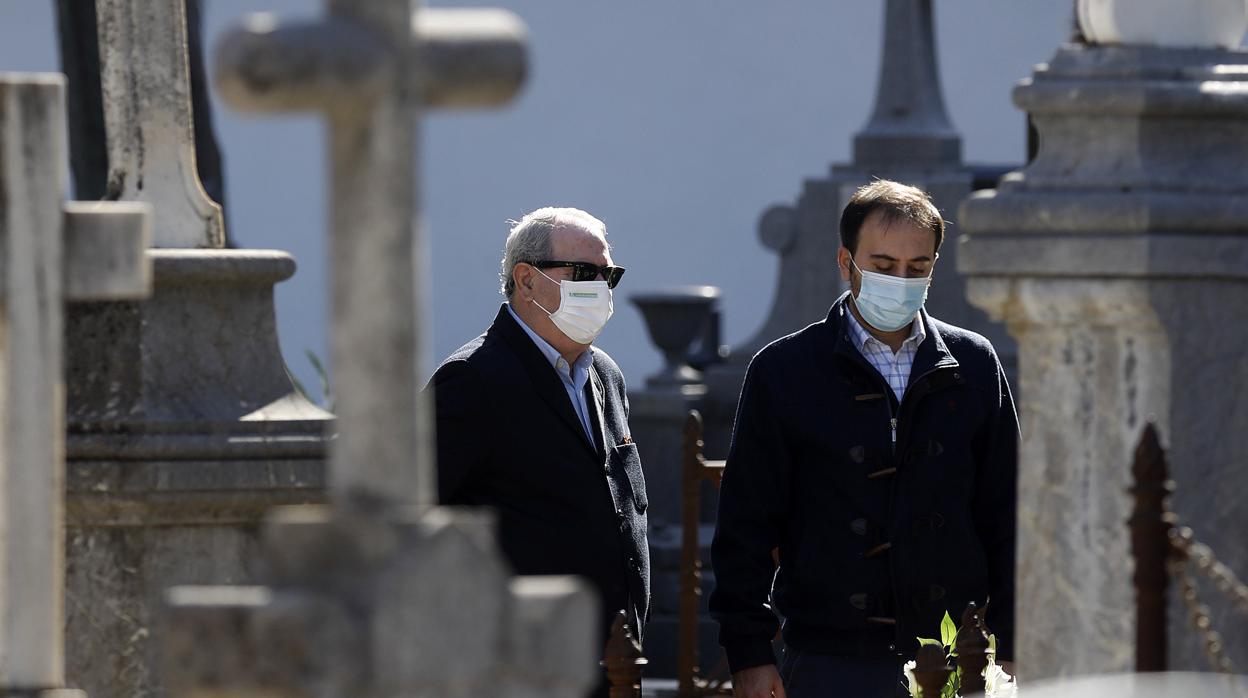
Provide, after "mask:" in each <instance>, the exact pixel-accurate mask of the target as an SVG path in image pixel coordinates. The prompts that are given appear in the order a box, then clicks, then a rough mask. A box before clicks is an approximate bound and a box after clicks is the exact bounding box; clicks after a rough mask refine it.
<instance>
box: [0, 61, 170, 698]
mask: <svg viewBox="0 0 1248 698" xmlns="http://www.w3.org/2000/svg"><path fill="white" fill-rule="evenodd" d="M64 92H65V84H64V78H63V77H62V76H60V75H57V74H17V73H0V570H3V572H2V573H0V695H4V696H10V695H22V696H41V697H44V698H52V697H53V696H58V697H62V698H69V697H70V696H81V695H83V694H82V693H81V692H80V691H74V690H67V689H64V685H65V677H64V671H65V666H64V664H65V652H64V591H65V567H64V565H65V554H64V550H65V502H64V496H65V377H64V355H63V346H64V337H63V326H64V317H63V307H62V305H63V303H64V302H67V301H69V302H72V301H83V300H118V299H136V298H142V297H144V296H146V295H147V294H148V293H149V292H150V286H151V268H150V262H149V261H148V260H147V259H146V258H145V256H144V251H145V249H146V247H147V240H148V237H149V235H150V226H151V220H150V219H151V212H150V208H151V207H150V206H148V205H147V204H143V203H132V202H124V203H123V202H91V203H86V202H70V203H66V202H65V201H64V199H65V184H66V179H67V178H66V168H65V162H66V160H67V155H66V145H65V140H64V125H65V96H64Z"/></svg>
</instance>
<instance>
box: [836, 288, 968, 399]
mask: <svg viewBox="0 0 1248 698" xmlns="http://www.w3.org/2000/svg"><path fill="white" fill-rule="evenodd" d="M849 293H850V292H849V291H846V292H845V293H843V294H841V297H840V298H837V299H836V302H835V303H833V304H832V308H831V310H829V311H828V317H827V319H826V320H824V322H823V324H824V332H823V335H824V340H823V343H824V344H825V345H826V349H827V350H828V351H830V352H831V353H832V354H834V355H837V356H843V357H845V358H848V359H850V360H852V361H860V362H862V363H863V364H867V360H866V359H865V358H864V357H863V356H862V352H861V351H859V350H858V348H857V347H855V346H854V339H853V335H852V333H851V331H850V329H849V318H848V317H847V316H848V315H849V313H850V310H849V306H848V305H847V301H848V299H849ZM919 321H920V322H922V323H923V329H924V330H925V331H926V332H927V338H926V339H924V340H923V343H922V344H920V345H919V350H918V351H917V352H915V355H914V366H912V367H911V369H910V378H911V380H913V379H914V378H915V377H917V376H922V375H923V374H925V373H927V372H928V371H932V370H936V369H942V368H953V367H955V366H957V365H958V360H957V359H956V358H955V357H954V356H953V354H952V353H951V352H950V351H949V347H948V345H946V344H945V338H944V337H942V336H941V334H940V330H938V329H937V328H936V323H935V322H933V320H932V317H931V316H930V315H928V314H927V309H926V308H920V309H919ZM867 365H869V364H867Z"/></svg>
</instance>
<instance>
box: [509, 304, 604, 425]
mask: <svg viewBox="0 0 1248 698" xmlns="http://www.w3.org/2000/svg"><path fill="white" fill-rule="evenodd" d="M507 312H509V313H511V317H512V319H514V320H515V321H516V323H517V324H519V325H520V328H521V329H523V330H524V333H525V334H527V335H529V339H532V340H533V343H534V344H536V345H537V348H538V349H540V350H541V352H542V355H543V356H545V357H546V360H547V361H549V362H550V365H551V367H553V368H554V369H555V373H556V374H558V375H559V381H560V382H561V383H563V389H564V390H565V391H567V393H568V399H569V400H571V401H572V409H573V410H574V411H575V412H576V416H577V418H579V419H580V420H581V426H582V427H584V428H585V435H586V436H588V437H589V441H590V443H593V441H594V428H593V426H592V425H591V423H590V421H589V405H588V404H587V403H586V400H585V383H586V382H587V381H588V380H589V367H590V366H592V365H593V363H594V357H593V354H592V352H593V351H594V348H593V347H592V346H591V347H588V348H587V349H585V351H583V352H581V355H580V356H578V357H576V361H575V362H573V363H572V364H571V365H569V364H568V360H567V359H565V358H563V356H562V355H561V354H560V353H559V350H558V349H555V348H554V347H552V346H550V342H547V341H546V340H544V339H542V337H541V335H539V334H538V333H536V332H534V331H533V328H531V327H529V326H528V324H526V323H525V322H524V320H521V319H520V316H519V315H517V314H516V311H515V310H512V308H511V303H507Z"/></svg>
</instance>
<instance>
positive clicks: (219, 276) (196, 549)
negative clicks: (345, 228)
mask: <svg viewBox="0 0 1248 698" xmlns="http://www.w3.org/2000/svg"><path fill="white" fill-rule="evenodd" d="M84 5H85V3H84ZM77 9H78V11H82V12H86V11H88V10H89V9H90V8H89V7H84V6H82V5H80V6H78V8H77ZM94 10H95V16H96V20H97V23H98V24H97V26H98V30H99V41H98V43H99V65H100V71H101V74H100V87H101V96H102V105H103V107H102V108H103V123H104V126H105V129H104V130H105V140H106V143H105V151H106V153H107V159H108V172H109V183H108V191H107V196H108V197H109V198H113V199H116V200H118V201H123V202H143V203H147V204H150V205H152V207H153V209H154V216H155V219H154V222H153V229H152V239H151V243H150V244H151V246H152V249H149V250H148V253H147V257H148V258H149V259H150V260H151V262H150V263H151V265H152V273H153V282H154V288H153V295H152V297H151V298H149V299H146V300H142V301H138V300H123V301H109V302H89V303H79V304H75V305H73V306H71V307H70V308H69V311H68V315H67V317H66V324H65V333H66V342H67V354H66V372H67V381H66V391H67V415H68V423H69V427H68V441H67V455H68V461H69V462H68V473H67V490H68V493H67V502H66V514H67V525H68V536H67V538H68V540H67V547H68V550H67V579H66V605H67V638H68V642H67V673H68V676H69V679H70V681H71V683H74V684H75V685H78V686H81V687H83V688H85V689H87V690H88V692H90V693H93V694H96V695H109V696H111V695H125V696H145V695H153V694H159V693H160V686H159V681H158V680H157V676H156V672H155V671H154V661H155V660H156V651H157V646H156V645H155V644H154V643H153V642H152V637H153V627H154V621H155V615H154V611H155V609H157V608H158V607H159V604H160V599H161V594H162V592H163V589H164V588H165V587H166V586H168V585H170V584H176V583H197V584H208V583H227V582H228V583H238V582H245V581H249V580H252V579H254V576H255V570H254V568H253V561H254V560H255V559H256V557H257V549H258V542H257V528H258V526H259V523H260V520H261V516H262V513H263V512H264V511H266V510H267V509H268V508H269V507H270V506H272V505H274V504H280V503H301V502H314V501H322V500H323V498H324V491H323V488H324V471H323V468H324V451H325V441H326V432H327V431H328V429H329V428H330V426H331V425H332V421H331V419H332V416H331V415H330V414H329V413H327V412H326V411H324V410H322V409H320V408H319V407H318V406H316V405H315V404H313V403H312V402H310V401H308V400H307V399H305V398H304V397H303V396H302V395H300V394H299V393H298V392H297V391H296V390H295V389H294V387H293V386H292V384H291V381H290V379H289V378H288V376H287V373H286V370H285V365H284V363H283V360H282V356H281V352H280V350H279V346H278V341H277V332H276V323H275V318H274V309H273V292H272V287H273V285H274V284H275V283H277V282H279V281H282V280H284V279H286V278H289V277H290V276H291V275H292V274H293V273H294V271H295V263H294V260H293V259H292V258H291V257H290V256H289V255H288V254H286V253H284V252H278V251H271V250H233V249H224V248H223V244H224V235H223V230H222V216H221V210H220V207H219V206H218V205H217V204H216V203H215V202H213V201H212V200H210V199H209V198H208V197H207V195H206V194H205V193H204V191H203V187H202V186H201V185H200V182H199V179H198V176H197V174H196V167H195V146H194V144H195V141H194V124H193V114H192V112H191V102H190V95H189V90H190V87H189V85H190V81H189V70H188V60H189V57H188V54H187V45H188V44H187V26H186V11H185V4H184V1H183V0H170V1H168V2H157V3H147V2H142V3H136V2H129V1H128V0H97V1H96V2H95V6H94Z"/></svg>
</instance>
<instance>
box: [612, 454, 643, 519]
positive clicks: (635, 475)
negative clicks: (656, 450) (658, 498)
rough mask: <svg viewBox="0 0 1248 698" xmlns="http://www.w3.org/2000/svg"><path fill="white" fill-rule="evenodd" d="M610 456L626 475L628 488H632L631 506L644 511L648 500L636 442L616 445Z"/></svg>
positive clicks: (640, 512) (641, 511)
mask: <svg viewBox="0 0 1248 698" xmlns="http://www.w3.org/2000/svg"><path fill="white" fill-rule="evenodd" d="M612 457H613V458H614V459H615V461H616V463H617V465H618V466H619V467H620V468H623V469H624V474H625V475H627V476H628V488H629V489H630V490H632V495H633V506H634V507H636V509H637V513H638V514H644V513H646V508H647V507H649V506H650V502H649V500H647V499H646V476H645V475H644V474H643V473H642V472H641V456H640V455H638V453H637V444H635V443H626V444H620V445H619V446H616V447H615V448H614V449H613V454H612ZM617 472H618V471H617Z"/></svg>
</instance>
